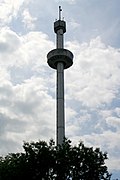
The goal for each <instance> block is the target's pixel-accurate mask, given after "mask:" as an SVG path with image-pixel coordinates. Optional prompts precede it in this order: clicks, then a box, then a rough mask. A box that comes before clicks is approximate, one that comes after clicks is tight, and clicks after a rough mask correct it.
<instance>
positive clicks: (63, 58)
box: [47, 6, 73, 145]
mask: <svg viewBox="0 0 120 180" xmlns="http://www.w3.org/2000/svg"><path fill="white" fill-rule="evenodd" d="M61 11H62V9H61V6H59V19H58V20H57V21H55V22H54V32H55V33H56V35H57V40H56V46H57V47H56V49H53V50H52V51H50V52H49V53H48V54H47V60H48V61H47V62H48V65H49V66H50V67H51V68H53V69H56V70H57V97H56V98H57V123H56V125H57V138H56V140H57V145H62V143H63V139H64V137H65V110H64V109H65V107H64V69H67V68H69V67H70V66H72V64H73V54H72V52H70V51H69V50H67V49H64V33H65V32H66V22H65V21H64V20H62V19H61Z"/></svg>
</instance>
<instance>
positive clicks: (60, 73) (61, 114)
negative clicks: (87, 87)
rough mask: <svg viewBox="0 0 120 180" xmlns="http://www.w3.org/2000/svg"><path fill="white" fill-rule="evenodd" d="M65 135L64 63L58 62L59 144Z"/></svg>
mask: <svg viewBox="0 0 120 180" xmlns="http://www.w3.org/2000/svg"><path fill="white" fill-rule="evenodd" d="M64 137H65V115H64V64H63V63H62V62H59V63H58V64H57V145H58V144H60V145H61V144H62V142H63V139H64Z"/></svg>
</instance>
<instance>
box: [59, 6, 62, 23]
mask: <svg viewBox="0 0 120 180" xmlns="http://www.w3.org/2000/svg"><path fill="white" fill-rule="evenodd" d="M61 16H62V8H61V6H59V20H61Z"/></svg>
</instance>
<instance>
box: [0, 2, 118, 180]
mask: <svg viewBox="0 0 120 180" xmlns="http://www.w3.org/2000/svg"><path fill="white" fill-rule="evenodd" d="M59 5H62V8H63V12H62V15H63V17H64V18H65V20H66V22H67V33H66V34H65V48H68V49H69V50H71V51H72V52H73V54H74V65H73V66H72V67H71V68H70V69H68V70H65V100H66V101H65V107H66V137H68V138H70V139H71V140H72V142H73V143H77V142H78V141H79V140H82V141H83V142H84V143H85V145H87V146H93V147H100V148H101V150H102V151H103V152H104V151H107V152H108V156H109V160H108V161H107V162H106V163H107V166H108V167H109V171H110V172H113V179H114V178H118V179H120V10H119V7H120V0H50V1H48V0H0V155H4V154H7V153H9V152H19V151H21V150H22V145H23V141H32V140H33V141H37V140H39V139H40V140H46V141H49V139H50V138H53V139H55V132H56V122H55V120H56V110H55V108H56V101H55V96H56V94H55V92H56V87H55V82H56V71H54V70H53V69H51V68H50V67H49V66H48V64H47V58H46V55H47V53H48V52H49V51H50V50H52V49H54V48H55V34H54V32H53V23H54V21H55V19H56V18H58V6H59Z"/></svg>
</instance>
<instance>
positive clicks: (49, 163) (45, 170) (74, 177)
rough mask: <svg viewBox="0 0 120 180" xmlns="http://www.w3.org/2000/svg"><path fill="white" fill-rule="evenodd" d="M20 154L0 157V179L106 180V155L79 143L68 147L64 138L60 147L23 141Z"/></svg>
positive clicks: (107, 179)
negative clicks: (22, 150)
mask: <svg viewBox="0 0 120 180" xmlns="http://www.w3.org/2000/svg"><path fill="white" fill-rule="evenodd" d="M23 148H24V153H16V154H15V153H12V154H8V155H7V156H5V157H1V158H0V180H22V179H29V180H110V177H111V175H110V174H109V173H108V170H107V167H106V165H105V160H106V159H107V153H102V152H101V151H100V149H99V148H96V149H95V150H94V149H93V148H88V147H85V146H84V144H83V143H82V142H80V143H79V144H78V145H77V146H72V145H71V141H70V140H67V139H65V141H64V143H63V145H62V146H55V143H54V141H53V140H51V141H50V142H49V144H47V143H46V142H44V141H39V142H31V143H28V142H24V145H23Z"/></svg>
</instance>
